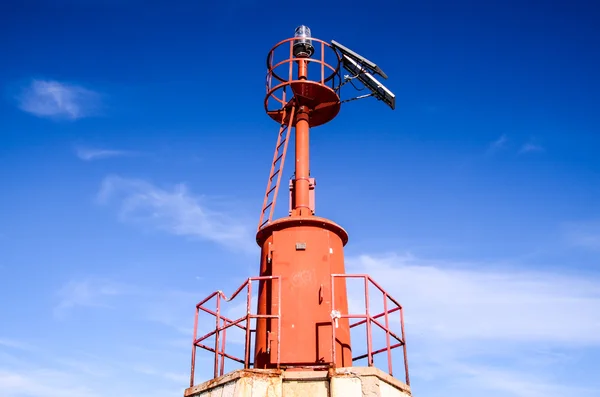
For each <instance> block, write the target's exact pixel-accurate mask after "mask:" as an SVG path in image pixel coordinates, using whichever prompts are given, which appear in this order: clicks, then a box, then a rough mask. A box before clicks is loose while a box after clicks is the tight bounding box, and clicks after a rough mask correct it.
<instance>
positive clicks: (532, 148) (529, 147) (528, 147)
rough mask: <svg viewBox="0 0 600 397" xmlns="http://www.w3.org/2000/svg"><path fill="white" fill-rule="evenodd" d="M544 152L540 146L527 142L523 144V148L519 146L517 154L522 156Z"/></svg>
mask: <svg viewBox="0 0 600 397" xmlns="http://www.w3.org/2000/svg"><path fill="white" fill-rule="evenodd" d="M544 150H545V149H544V148H543V147H542V146H540V145H537V144H535V143H531V142H528V143H526V144H524V145H523V146H521V149H520V150H519V153H521V154H523V153H534V152H543V151H544Z"/></svg>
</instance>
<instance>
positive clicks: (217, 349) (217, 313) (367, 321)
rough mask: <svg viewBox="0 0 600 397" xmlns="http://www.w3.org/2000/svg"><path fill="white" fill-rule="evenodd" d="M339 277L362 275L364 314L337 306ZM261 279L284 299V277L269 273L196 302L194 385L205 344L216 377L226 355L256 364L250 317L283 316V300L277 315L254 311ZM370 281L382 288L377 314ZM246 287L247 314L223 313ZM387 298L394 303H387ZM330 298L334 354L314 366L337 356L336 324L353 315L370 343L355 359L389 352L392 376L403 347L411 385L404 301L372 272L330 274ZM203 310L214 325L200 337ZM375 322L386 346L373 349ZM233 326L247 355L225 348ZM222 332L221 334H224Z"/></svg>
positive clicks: (369, 360) (369, 359)
mask: <svg viewBox="0 0 600 397" xmlns="http://www.w3.org/2000/svg"><path fill="white" fill-rule="evenodd" d="M336 278H344V279H348V278H354V279H362V280H363V281H364V299H365V311H364V313H361V314H342V313H340V312H339V310H337V309H336V307H335V302H334V296H335V293H334V288H335V279H336ZM261 280H277V287H278V302H280V303H281V282H280V281H281V280H280V277H279V276H266V277H251V278H248V279H247V280H246V281H245V282H244V284H242V285H241V286H240V287H239V288H238V289H237V290H236V291H235V292H234V293H233V294H232V295H231V298H227V296H225V294H223V292H221V291H217V292H214V293H212V294H211V295H210V296H208V297H207V298H206V299H204V300H203V301H201V302H200V303H198V304H197V305H196V317H195V320H194V337H193V345H192V369H191V375H190V387H192V386H194V374H195V366H196V349H197V348H202V349H204V350H208V351H210V352H212V353H214V373H213V375H214V378H217V377H219V376H222V375H224V369H225V358H227V359H230V360H232V361H235V362H238V363H240V364H243V365H244V368H245V369H247V368H250V367H251V366H252V365H253V362H251V357H250V354H251V351H252V349H251V343H252V338H251V334H252V333H254V332H256V329H252V327H251V319H260V318H264V319H268V318H275V319H278V320H279V319H281V304H279V305H278V308H279V309H278V310H279V311H278V313H277V314H276V315H260V314H251V313H252V308H251V303H252V302H251V301H252V282H253V281H261ZM369 285H372V286H374V287H375V288H376V289H377V290H378V291H379V292H381V294H382V296H383V311H380V312H378V313H376V314H372V313H371V307H370V303H371V300H370V296H369ZM245 287H246V288H247V299H246V314H245V315H244V316H242V317H240V318H238V319H236V320H232V319H230V318H228V317H226V316H224V315H223V313H222V312H221V310H222V306H221V301H222V300H224V301H226V302H230V301H232V300H233V299H234V298H235V297H236V296H238V295H239V294H240V292H241V291H242V290H243V289H244V288H245ZM215 297H216V309H215V310H211V309H209V308H207V307H206V306H205V305H206V304H207V303H208V302H210V301H211V300H212V299H213V298H215ZM388 301H390V302H391V303H392V306H393V307H391V308H390V307H388ZM331 302H332V311H331V325H332V330H333V332H332V338H331V342H332V355H331V361H330V363H319V364H318V365H317V364H315V367H317V366H318V367H323V365H324V364H330V365H331V363H333V362H334V357H336V326H337V322H338V320H339V319H342V318H347V319H349V320H348V321H352V320H351V319H355V320H358V321H356V322H355V323H351V324H350V329H352V328H355V327H359V326H361V325H365V327H366V335H367V338H366V344H367V352H366V353H365V354H361V355H358V356H355V357H353V358H352V361H353V362H354V361H357V360H361V359H364V358H366V359H367V363H368V366H370V367H372V366H374V365H375V364H374V360H373V358H374V357H375V356H376V355H377V354H380V353H384V352H386V353H387V364H388V373H389V374H390V375H392V376H393V371H392V350H393V349H396V348H398V347H402V349H403V356H404V375H405V382H406V384H407V385H409V386H410V378H409V376H408V359H407V354H406V341H405V335H404V313H403V309H402V305H400V303H398V302H397V301H396V300H395V299H394V298H392V297H391V296H390V295H389V294H388V293H387V292H386V291H385V290H384V289H383V288H382V287H381V286H380V285H379V284H377V283H376V282H375V281H373V279H371V277H369V275H367V274H332V275H331ZM200 311H203V312H205V313H208V314H209V315H211V316H214V318H215V329H214V330H212V331H211V332H209V333H207V334H205V335H203V336H201V337H199V338H198V337H197V332H198V315H199V313H200ZM395 312H399V320H400V335H398V333H397V332H394V331H393V330H392V329H391V326H390V323H391V318H390V315H391V314H393V313H395ZM382 317H383V320H384V323H383V324H382V323H381V322H380V319H381V318H382ZM373 324H375V325H376V326H377V327H379V328H380V329H381V330H383V332H385V347H383V348H380V349H377V350H374V349H373V330H372V326H373ZM231 327H237V328H239V329H241V330H243V331H244V332H245V343H244V358H243V359H242V358H239V357H235V356H233V355H231V354H228V353H226V352H225V343H226V336H227V329H229V328H231ZM277 328H278V329H277V367H279V366H280V357H281V351H280V343H279V341H280V335H281V321H277ZM213 335H214V336H215V341H214V347H211V346H208V345H206V344H204V343H202V342H204V341H205V340H207V339H208V338H211V337H212V336H213ZM221 336H222V337H221Z"/></svg>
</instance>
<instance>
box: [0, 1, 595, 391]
mask: <svg viewBox="0 0 600 397" xmlns="http://www.w3.org/2000/svg"><path fill="white" fill-rule="evenodd" d="M13 3H14V4H5V5H3V6H2V12H1V13H0V15H1V17H0V18H1V20H0V48H1V49H2V50H1V51H2V52H1V54H2V57H1V59H2V62H1V64H0V65H1V67H0V70H1V73H0V94H1V97H0V115H1V117H0V161H1V163H2V168H1V170H0V182H1V183H2V194H1V195H0V208H2V215H1V217H0V219H1V221H0V302H2V305H0V319H1V320H0V396H2V397H30V396H42V395H43V396H45V397H54V396H61V397H68V396H79V395H82V394H84V393H85V394H86V395H88V396H101V395H102V396H104V395H107V394H110V395H114V396H118V397H123V396H133V395H139V394H144V395H147V396H181V395H182V390H183V388H184V387H185V386H186V384H187V378H188V373H189V372H188V371H189V358H190V357H189V355H190V344H191V332H192V324H193V308H194V304H195V303H196V302H197V301H199V300H200V299H202V298H203V297H204V296H206V295H207V294H209V293H210V292H212V291H214V290H216V289H222V290H224V291H226V292H227V293H229V292H232V291H233V290H234V289H235V288H236V287H237V286H238V285H239V284H240V283H241V282H242V281H243V280H244V279H245V278H246V277H248V276H251V275H256V274H257V272H258V247H256V246H255V244H254V237H253V235H254V231H255V227H256V223H257V221H258V216H259V211H260V206H261V204H262V197H263V194H264V188H265V184H266V180H267V177H268V171H269V166H270V161H271V158H272V151H273V147H274V145H275V139H276V134H277V125H276V124H275V123H273V122H272V121H271V120H270V119H269V118H268V117H267V116H266V115H265V114H264V112H263V108H262V101H263V98H264V76H265V72H266V70H265V57H266V54H267V52H268V50H269V49H270V47H271V46H272V45H274V44H275V43H277V42H278V41H280V40H282V39H285V38H287V37H289V36H291V35H292V34H293V30H294V28H295V27H296V26H297V25H299V24H306V25H308V26H309V27H310V28H311V29H312V32H313V35H314V36H315V37H318V38H321V39H324V40H331V39H335V40H337V41H339V42H341V43H343V44H345V45H347V46H350V47H351V48H353V49H355V50H356V51H358V52H359V53H362V54H363V55H365V56H366V57H368V58H369V59H371V60H374V61H375V62H377V63H378V64H379V65H380V66H381V67H382V68H383V69H384V70H385V72H386V73H387V74H388V75H389V76H390V78H389V80H388V81H387V83H386V84H387V85H388V87H389V88H390V89H392V90H393V91H394V92H395V93H396V96H397V109H396V111H391V110H390V109H388V108H387V107H385V106H384V105H383V104H382V103H379V102H377V101H375V100H370V99H369V100H363V101H359V102H354V103H349V104H345V105H344V107H343V108H342V111H341V113H340V115H339V116H338V118H336V119H335V120H334V121H333V122H331V123H330V124H328V125H326V126H323V127H319V128H315V129H314V130H313V132H312V147H311V150H312V152H311V154H312V166H311V171H312V174H313V175H314V176H315V177H316V178H317V181H318V186H317V212H318V215H320V216H325V217H328V218H331V219H333V220H334V221H336V222H338V223H340V224H341V225H342V226H343V227H345V228H346V230H347V231H348V232H349V234H350V242H349V244H348V246H347V248H346V257H347V267H348V270H349V271H352V272H369V273H370V274H372V275H373V276H374V278H375V279H376V280H379V281H381V282H382V284H383V285H384V286H385V287H386V288H388V289H389V290H390V291H391V292H392V294H393V295H394V296H395V297H397V298H398V299H399V300H400V301H401V302H402V303H403V304H404V306H405V310H406V321H407V339H408V343H409V360H410V364H411V375H412V387H413V391H414V393H415V395H416V396H427V397H437V396H447V395H456V396H458V395H460V396H464V397H471V396H482V395H485V396H490V397H495V396H503V397H505V396H515V397H538V396H542V395H544V396H546V395H548V394H554V393H556V394H565V395H570V394H577V395H579V396H584V397H585V396H597V395H598V394H600V383H599V381H598V378H597V376H594V375H595V374H597V373H598V371H599V370H600V364H599V362H598V358H597V357H598V354H599V347H600V286H599V285H600V284H599V281H600V273H599V272H598V267H597V266H598V264H599V259H600V204H599V203H600V184H599V183H598V180H599V177H600V160H599V157H598V156H597V148H598V147H599V145H600V138H599V137H598V134H597V132H598V130H599V128H600V119H599V117H598V111H597V109H598V107H599V105H600V94H599V93H600V77H599V74H598V72H597V71H598V70H600V59H599V57H598V45H600V27H598V24H597V20H598V18H599V17H600V10H599V9H598V8H597V7H594V6H593V5H592V4H591V3H592V2H589V3H588V2H573V1H571V2H566V1H565V2H546V4H544V5H542V4H541V3H538V2H516V1H515V2H507V1H503V2H461V1H459V2H453V4H452V5H450V4H449V3H447V2H435V1H423V2H395V1H371V2H368V6H365V5H364V4H362V5H359V4H358V3H356V4H353V3H348V2H344V3H341V2H331V3H330V4H329V5H323V4H320V5H319V4H318V2H310V1H309V2H305V4H306V12H302V9H301V7H299V6H298V5H297V4H296V3H292V2H289V3H285V2H267V1H262V2H259V1H257V0H255V1H251V0H247V1H241V2H226V3H225V2H223V4H222V5H217V2H213V3H212V4H206V5H199V2H177V1H175V2H159V1H156V2H143V1H138V0H128V1H121V2H117V1H112V2H100V1H95V0H82V1H75V0H60V1H53V2H50V1H40V2H33V1H26V2H19V4H17V3H16V2H13ZM276 10H278V12H276ZM347 94H349V93H347ZM288 164H290V167H291V164H292V163H291V162H288ZM292 171H293V170H292V169H291V168H289V167H287V168H286V171H285V176H286V178H287V177H289V176H290V175H291V173H292ZM284 191H285V190H284ZM281 197H282V200H281V201H279V206H278V213H279V214H280V215H284V214H285V213H286V211H287V198H286V196H285V195H282V196H281ZM207 365H208V364H207ZM203 368H207V367H203Z"/></svg>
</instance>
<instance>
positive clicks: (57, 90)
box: [17, 80, 100, 120]
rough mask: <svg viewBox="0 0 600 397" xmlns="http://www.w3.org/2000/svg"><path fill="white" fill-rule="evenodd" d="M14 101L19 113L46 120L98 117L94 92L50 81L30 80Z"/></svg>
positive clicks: (98, 106) (98, 97)
mask: <svg viewBox="0 0 600 397" xmlns="http://www.w3.org/2000/svg"><path fill="white" fill-rule="evenodd" d="M17 100H18V106H19V108H20V109H21V110H23V111H25V112H27V113H31V114H33V115H35V116H37V117H47V118H66V119H70V120H77V119H80V118H84V117H89V116H93V115H95V114H97V113H98V111H99V108H100V95H99V94H98V93H97V92H94V91H92V90H89V89H87V88H84V87H81V86H78V85H73V84H68V83H61V82H58V81H52V80H33V81H32V82H31V84H30V85H28V86H27V87H25V88H23V90H22V91H21V93H20V95H19V96H18V97H17Z"/></svg>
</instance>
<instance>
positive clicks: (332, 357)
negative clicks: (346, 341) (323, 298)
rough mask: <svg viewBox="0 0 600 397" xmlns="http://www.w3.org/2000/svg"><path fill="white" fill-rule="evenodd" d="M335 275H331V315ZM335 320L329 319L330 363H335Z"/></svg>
mask: <svg viewBox="0 0 600 397" xmlns="http://www.w3.org/2000/svg"><path fill="white" fill-rule="evenodd" d="M335 277H336V276H335V275H333V274H332V275H331V301H330V302H331V313H332V314H333V311H334V310H335V292H334V290H335ZM335 336H336V335H335V319H334V318H333V317H331V362H332V363H335V357H336V352H335Z"/></svg>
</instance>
